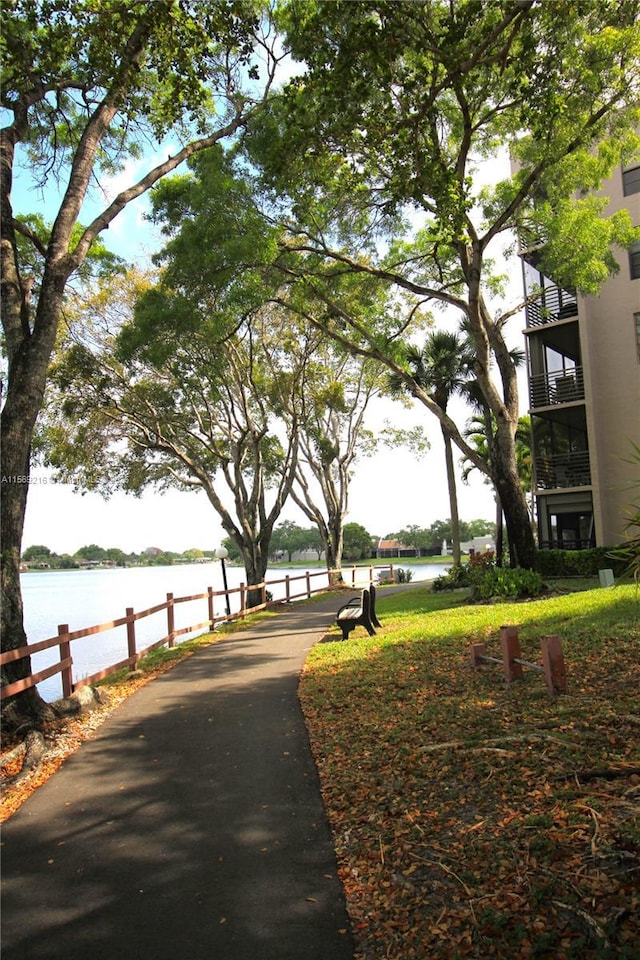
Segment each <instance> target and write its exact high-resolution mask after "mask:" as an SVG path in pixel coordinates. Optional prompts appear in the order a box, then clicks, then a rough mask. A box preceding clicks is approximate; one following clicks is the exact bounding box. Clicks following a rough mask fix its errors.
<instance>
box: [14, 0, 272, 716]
mask: <svg viewBox="0 0 640 960" xmlns="http://www.w3.org/2000/svg"><path fill="white" fill-rule="evenodd" d="M2 18H3V29H2V35H1V37H0V44H1V47H0V52H1V54H2V78H1V79H2V101H1V102H2V107H3V109H4V113H5V117H6V118H7V122H6V124H5V125H4V126H3V128H2V130H1V132H0V218H1V223H2V245H1V263H0V266H1V272H2V323H3V329H4V334H5V349H6V354H7V361H8V378H7V384H6V390H5V392H4V406H3V409H2V421H1V456H2V469H1V473H2V477H3V485H2V486H3V489H2V500H1V506H0V510H1V515H0V526H1V537H2V541H1V554H2V625H1V630H2V637H1V647H2V650H3V651H6V650H9V649H14V648H17V647H21V646H22V645H23V644H24V643H25V640H26V637H25V632H24V627H23V616H22V598H21V593H20V579H19V562H20V548H21V541H22V531H23V526H24V515H25V509H26V503H27V491H28V478H29V474H30V456H31V442H32V435H33V430H34V425H35V423H36V419H37V417H38V413H39V411H40V409H41V405H42V400H43V395H44V391H45V385H46V379H47V368H48V365H49V360H50V357H51V354H52V351H53V349H54V345H55V342H56V336H57V332H58V327H59V324H60V318H61V313H62V310H63V305H64V299H65V292H66V290H67V285H68V283H69V280H70V278H72V277H73V276H74V274H75V273H76V272H77V271H79V270H80V269H81V267H82V265H83V263H84V261H85V260H86V258H87V256H88V255H89V252H90V250H91V248H92V245H93V244H94V243H95V241H96V239H97V238H98V236H99V235H100V233H101V232H102V231H104V230H106V229H107V228H108V227H109V225H110V224H111V223H112V222H113V221H114V220H115V218H116V217H117V216H118V214H119V213H120V212H121V211H122V210H123V209H124V208H125V207H126V206H127V204H130V203H131V202H132V201H134V200H135V199H136V198H138V197H140V196H141V195H142V194H144V193H145V192H146V191H147V190H149V188H150V187H151V186H153V184H155V183H157V182H158V181H159V180H160V179H161V178H162V177H164V176H165V175H166V174H167V173H170V172H171V171H173V170H175V169H176V167H178V166H179V165H180V164H181V163H182V162H183V161H184V160H185V159H187V158H188V157H189V156H191V155H192V154H194V153H197V152H200V151H204V150H207V149H208V148H210V147H211V146H213V145H214V144H216V143H218V142H220V141H224V140H227V139H230V138H234V136H236V135H237V133H238V132H239V131H240V130H241V128H242V127H243V126H244V124H245V123H246V122H247V120H248V119H249V118H250V117H251V116H252V115H254V114H255V112H256V110H258V109H259V108H260V104H261V102H262V101H263V100H264V97H265V96H266V94H267V93H268V91H269V89H270V86H271V82H272V80H273V76H274V71H275V69H276V64H277V59H276V57H275V56H274V55H273V53H272V48H271V39H270V37H269V31H268V25H266V21H265V19H264V18H265V10H264V7H263V5H262V4H261V3H260V2H258V0H255V2H254V0H237V2H235V0H229V2H220V0H193V2H190V3H181V2H180V3H179V2H175V0H157V2H154V3H149V2H144V0H101V2H100V3H91V4H88V3H86V2H84V0H54V2H49V0H14V2H12V3H11V4H6V5H5V6H4V8H3V13H2ZM280 49H282V48H280ZM168 134H171V137H172V140H171V142H172V143H175V142H176V141H177V143H178V144H179V145H178V146H177V147H175V146H173V147H172V148H171V152H170V154H169V155H168V156H167V153H166V147H165V148H163V152H164V156H163V159H162V161H160V162H155V163H152V164H151V165H150V166H149V168H148V170H147V172H146V173H144V175H142V176H140V177H139V178H138V179H136V180H135V181H133V182H131V183H130V185H129V186H127V187H126V188H125V189H123V190H121V191H120V192H119V193H118V194H117V196H115V197H114V198H113V199H112V200H104V197H102V196H101V193H100V185H101V184H103V183H104V181H105V179H106V178H108V177H109V175H110V174H112V173H114V172H122V170H124V169H125V164H126V161H127V160H128V159H129V158H131V157H137V156H139V155H140V153H141V151H142V148H143V146H144V147H145V148H147V149H150V148H153V147H154V146H155V147H156V148H159V146H160V144H161V143H162V142H163V141H165V142H166V137H167V135H168ZM18 164H21V168H20V178H21V183H23V184H24V183H25V182H26V183H27V185H28V186H30V187H31V188H36V189H37V188H43V189H47V190H48V191H49V194H50V193H51V187H52V184H53V185H54V186H55V187H57V190H58V195H59V197H60V200H59V204H58V207H57V213H56V214H55V216H54V218H53V225H52V228H51V231H50V232H49V233H48V236H47V237H46V238H45V239H44V240H43V239H42V237H40V236H39V235H38V234H37V233H36V232H35V231H33V230H30V229H29V226H28V224H25V223H24V221H21V220H20V219H19V217H18V214H19V213H20V211H19V210H17V211H16V210H14V207H13V203H12V185H13V178H14V170H15V168H16V166H17V165H18ZM29 176H30V177H31V180H30V182H29V180H28V178H29ZM88 199H89V200H91V199H92V200H93V207H92V208H91V210H90V212H87V205H86V201H87V200H88ZM83 216H84V217H85V220H86V222H87V225H86V226H83V227H80V223H81V217H83ZM20 238H22V239H24V240H26V241H28V243H29V244H30V245H31V250H32V253H33V255H34V256H36V257H37V258H38V260H39V273H38V280H37V282H34V277H33V274H32V272H31V271H30V269H29V265H28V262H25V258H24V256H22V249H23V245H21V243H20ZM21 248H22V249H21ZM5 480H6V482H5ZM29 672H30V664H29V661H28V660H26V659H23V660H16V661H13V662H11V663H8V664H6V665H5V667H3V668H2V681H3V684H5V683H7V682H11V681H14V680H18V679H21V678H22V677H24V676H26V675H28V673H29ZM19 706H20V709H21V711H22V712H23V713H25V714H26V713H31V714H38V713H40V712H41V711H42V708H43V704H42V701H41V700H40V698H39V696H38V695H37V692H36V691H35V690H31V691H26V692H25V693H23V694H21V695H20V705H19Z"/></svg>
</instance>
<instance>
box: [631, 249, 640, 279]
mask: <svg viewBox="0 0 640 960" xmlns="http://www.w3.org/2000/svg"><path fill="white" fill-rule="evenodd" d="M629 271H630V273H631V279H632V280H640V243H633V244H631V248H630V250H629Z"/></svg>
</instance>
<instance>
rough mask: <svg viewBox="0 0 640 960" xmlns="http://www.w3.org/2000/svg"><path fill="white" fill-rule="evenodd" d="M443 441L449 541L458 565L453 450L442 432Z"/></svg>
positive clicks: (447, 435)
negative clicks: (447, 497) (449, 531)
mask: <svg viewBox="0 0 640 960" xmlns="http://www.w3.org/2000/svg"><path fill="white" fill-rule="evenodd" d="M442 437H443V439H444V458H445V463H446V466H447V486H448V487H449V508H450V510H451V540H452V544H453V562H454V564H458V566H459V565H460V562H461V559H462V558H461V554H460V519H459V517H458V495H457V492H456V473H455V468H454V465H453V448H452V444H451V438H450V437H449V434H448V433H445V431H444V429H443V431H442Z"/></svg>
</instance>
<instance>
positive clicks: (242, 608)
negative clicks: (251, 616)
mask: <svg viewBox="0 0 640 960" xmlns="http://www.w3.org/2000/svg"><path fill="white" fill-rule="evenodd" d="M240 615H241V616H243V617H246V615H247V597H246V587H245V584H244V583H241V584H240Z"/></svg>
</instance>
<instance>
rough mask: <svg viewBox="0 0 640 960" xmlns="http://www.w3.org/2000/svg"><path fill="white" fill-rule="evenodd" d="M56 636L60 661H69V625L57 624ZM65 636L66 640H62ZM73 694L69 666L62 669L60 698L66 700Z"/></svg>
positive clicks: (71, 674) (71, 670)
mask: <svg viewBox="0 0 640 960" xmlns="http://www.w3.org/2000/svg"><path fill="white" fill-rule="evenodd" d="M58 636H59V637H60V640H59V647H60V659H61V660H66V659H67V658H69V659H71V643H70V641H69V624H68V623H61V624H58ZM64 636H66V638H67V639H66V640H63V639H62V638H63V637H64ZM72 693H73V667H72V665H71V664H69V666H68V667H63V668H62V696H63V697H64V698H65V700H66V699H67V697H70V696H71V694H72Z"/></svg>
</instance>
